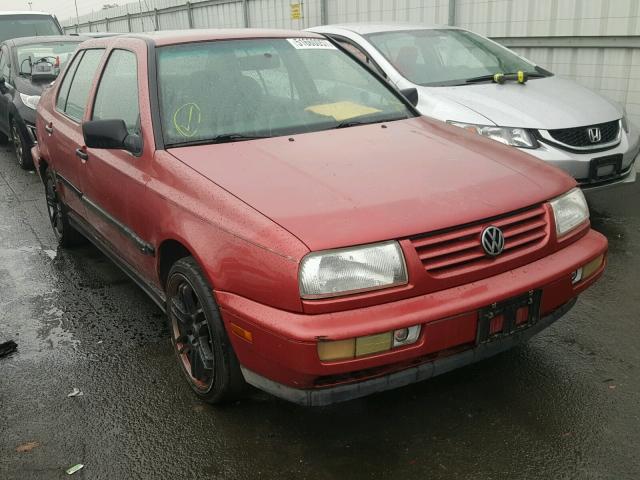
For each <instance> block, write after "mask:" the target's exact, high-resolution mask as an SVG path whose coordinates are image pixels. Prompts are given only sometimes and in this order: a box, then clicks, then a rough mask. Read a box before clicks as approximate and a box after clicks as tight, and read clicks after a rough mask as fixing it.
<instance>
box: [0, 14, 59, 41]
mask: <svg viewBox="0 0 640 480" xmlns="http://www.w3.org/2000/svg"><path fill="white" fill-rule="evenodd" d="M43 35H62V32H61V31H60V28H58V25H57V24H56V22H55V21H54V20H53V17H50V16H49V15H40V16H38V15H0V42H4V41H5V40H8V39H10V38H19V37H36V36H38V37H42V36H43Z"/></svg>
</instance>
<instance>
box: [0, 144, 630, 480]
mask: <svg viewBox="0 0 640 480" xmlns="http://www.w3.org/2000/svg"><path fill="white" fill-rule="evenodd" d="M590 202H591V206H592V217H593V225H594V227H595V228H596V229H597V230H599V231H601V232H603V233H604V234H606V235H607V237H608V238H609V241H610V257H609V261H610V263H609V267H608V270H607V271H606V273H605V275H604V277H603V279H602V280H601V281H600V282H599V283H598V284H597V285H596V286H595V287H593V288H591V289H590V290H589V291H587V292H586V293H585V294H583V295H582V296H581V298H580V300H579V302H578V304H577V306H576V307H575V308H574V309H573V310H572V311H571V312H570V313H569V314H568V315H567V316H566V317H564V318H563V319H562V320H560V321H559V322H558V323H556V324H555V325H553V326H552V327H551V328H549V329H547V330H546V331H544V332H542V333H541V334H540V335H538V336H537V337H535V338H534V339H533V340H531V341H530V342H529V343H528V344H526V345H524V346H521V347H518V348H516V349H514V350H512V351H509V352H507V353H505V354H502V355H500V356H498V357H495V358H492V359H490V360H487V361H484V362H482V363H480V364H476V365H472V366H469V367H466V368H464V369H461V370H458V371H455V372H452V373H450V374H447V375H444V376H441V377H438V378H435V379H432V380H429V381H426V382H423V383H421V384H417V385H413V386H410V387H406V388H403V389H399V390H395V391H391V392H386V393H384V394H379V395H375V396H371V397H368V398H365V399H361V400H356V401H352V402H348V403H345V404H340V405H335V406H332V407H327V408H322V409H307V408H302V407H298V406H295V405H291V404H288V403H286V402H284V401H280V400H278V399H275V398H273V397H270V396H268V395H266V394H263V393H260V392H257V391H253V392H250V393H249V394H248V396H247V398H246V399H244V400H242V401H240V402H238V403H236V404H234V405H230V406H226V407H212V406H209V405H205V404H202V403H201V402H200V401H198V400H197V399H196V398H195V397H194V396H193V395H192V394H191V393H190V391H189V390H188V388H187V386H186V384H185V382H184V381H183V379H182V378H181V373H180V371H179V370H178V366H177V365H176V363H175V362H174V359H173V356H172V351H171V349H170V345H169V340H168V330H167V328H166V326H165V320H164V317H163V315H162V313H161V312H160V311H159V310H158V309H157V308H156V307H155V306H154V304H153V303H152V302H151V301H150V300H149V299H148V298H147V297H146V296H145V295H144V293H143V292H142V291H141V290H140V289H138V288H137V287H136V286H135V285H134V284H133V283H132V282H131V281H129V280H128V279H127V277H126V276H125V275H124V274H123V273H121V272H120V271H119V270H118V269H117V268H116V267H115V266H114V265H113V264H112V263H110V262H109V260H107V259H106V258H105V257H104V256H103V255H102V254H100V253H99V252H98V251H97V250H96V249H95V248H93V247H91V246H86V247H81V248H78V249H75V250H68V251H64V250H60V249H58V248H57V246H56V242H55V238H54V236H53V234H52V232H51V230H50V227H49V224H48V220H47V217H46V213H45V202H44V195H43V188H42V185H41V184H40V183H39V180H38V178H37V176H36V175H35V174H33V172H31V173H29V172H24V171H21V170H20V169H19V168H18V167H17V165H16V164H15V159H14V157H13V155H12V151H11V150H10V149H9V148H8V147H7V146H6V145H0V342H2V341H6V340H9V339H13V340H15V341H16V342H17V343H18V352H17V353H16V354H14V355H12V356H9V357H5V358H1V359H0V479H31V478H37V479H40V478H44V479H50V478H51V479H55V478H67V475H66V474H65V473H64V471H65V469H67V468H68V467H70V466H72V465H75V464H78V463H82V464H84V465H85V467H84V469H82V470H81V471H79V472H78V473H75V474H74V476H73V478H91V479H99V478H104V479H115V478H118V479H120V478H136V479H138V478H140V479H142V478H152V479H157V478H189V479H191V478H193V479H195V478H232V479H245V478H301V479H302V478H309V479H315V478H318V479H343V478H344V479H365V478H366V479H369V478H384V479H386V478H399V479H412V478H416V479H418V478H419V479H445V478H446V479H449V478H455V479H503V478H509V479H570V478H571V479H573V478H575V479H635V478H639V477H640V456H639V452H640V410H639V406H640V402H639V400H640V375H639V374H640V369H639V366H640V350H639V349H638V343H639V341H640V319H639V316H638V304H639V303H640V286H639V284H638V279H639V278H640V275H639V274H638V272H639V271H640V183H638V184H636V185H634V186H631V187H625V188H620V189H617V190H615V191H610V192H604V193H600V194H597V195H593V196H591V198H590ZM74 388H77V389H79V390H81V391H82V392H83V395H82V396H77V397H67V394H68V393H70V392H71V391H72V390H73V389H74Z"/></svg>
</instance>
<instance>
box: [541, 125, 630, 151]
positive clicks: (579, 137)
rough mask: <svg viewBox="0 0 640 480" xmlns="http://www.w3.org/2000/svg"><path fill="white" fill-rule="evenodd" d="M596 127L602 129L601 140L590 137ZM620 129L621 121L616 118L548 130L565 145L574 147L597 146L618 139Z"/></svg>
mask: <svg viewBox="0 0 640 480" xmlns="http://www.w3.org/2000/svg"><path fill="white" fill-rule="evenodd" d="M594 128H597V129H600V140H598V141H595V142H594V141H592V140H591V138H590V137H589V130H590V129H594ZM619 130H620V121H619V120H614V121H613V122H606V123H599V124H597V125H589V126H586V127H576V128H559V129H557V130H548V132H549V135H551V137H552V138H554V139H555V140H557V141H558V142H562V143H564V144H565V145H569V146H572V147H596V146H598V145H602V144H606V143H611V142H613V141H614V140H616V139H617V138H618V133H619Z"/></svg>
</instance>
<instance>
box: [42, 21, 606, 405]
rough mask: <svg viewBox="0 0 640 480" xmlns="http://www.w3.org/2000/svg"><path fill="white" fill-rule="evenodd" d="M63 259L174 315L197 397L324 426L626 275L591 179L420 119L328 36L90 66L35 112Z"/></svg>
mask: <svg viewBox="0 0 640 480" xmlns="http://www.w3.org/2000/svg"><path fill="white" fill-rule="evenodd" d="M37 129H38V138H39V140H40V143H39V145H38V146H37V147H36V148H35V149H34V155H35V159H36V163H37V168H38V172H39V174H40V176H41V178H42V180H43V182H44V184H45V190H46V198H47V205H48V210H49V215H50V219H51V224H52V225H53V228H54V231H55V233H56V235H57V237H58V239H59V241H60V244H61V245H62V246H69V245H72V244H74V243H75V242H78V241H80V240H82V239H83V238H87V239H89V240H90V241H92V242H93V243H95V244H96V245H97V246H98V247H99V248H100V249H101V250H103V251H104V253H105V254H106V255H107V256H109V257H110V258H111V259H112V260H113V261H114V262H116V263H117V264H118V265H119V266H120V267H122V268H123V269H124V271H125V272H126V273H127V274H129V275H130V276H131V277H132V278H133V279H134V280H135V281H136V282H137V283H138V284H139V285H140V286H141V287H142V288H143V289H144V290H145V291H146V292H147V293H148V294H149V295H150V296H151V298H153V299H154V300H155V302H156V303H157V304H158V305H159V306H160V308H162V309H165V310H166V312H167V317H168V321H169V324H170V331H171V339H172V343H173V346H174V348H175V355H176V358H177V360H178V362H179V364H180V366H181V369H182V371H183V372H184V375H185V377H186V379H187V381H188V382H189V384H190V386H191V388H192V389H193V390H194V391H195V392H196V393H197V394H198V395H199V396H200V397H201V398H202V399H204V400H206V401H209V402H212V403H215V402H221V401H225V400H229V399H232V398H234V397H235V396H237V395H238V394H239V392H241V391H242V388H243V386H244V385H245V382H247V383H249V384H252V385H255V386H257V387H258V388H261V389H263V390H266V391H267V392H271V393H272V394H274V395H276V396H278V397H282V398H285V399H287V400H291V401H294V402H298V403H301V404H305V405H324V404H328V403H332V402H337V401H341V400H347V399H351V398H355V397H360V396H363V395H367V394H370V393H373V392H378V391H381V390H386V389H390V388H395V387H399V386H402V385H406V384H409V383H412V382H416V381H419V380H423V379H426V378H429V377H431V376H434V375H438V374H440V373H443V372H446V371H449V370H451V369H453V368H456V367H459V366H462V365H466V364H469V363H471V362H475V361H477V360H480V359H483V358H485V357H488V356H490V355H493V354H496V353H498V352H501V351H503V350H505V349H508V348H510V347H512V346H513V345H515V344H517V343H519V342H522V341H523V340H526V339H527V338H529V337H531V336H532V335H534V334H535V333H537V332H539V331H540V330H542V329H544V328H545V327H547V326H549V325H550V324H551V323H552V322H554V321H555V320H557V319H558V318H560V317H561V316H562V315H563V314H565V313H566V312H567V311H568V310H569V309H570V308H571V307H572V306H573V304H574V302H575V299H576V297H577V295H578V294H579V293H580V292H581V291H583V290H584V289H586V288H587V287H589V286H590V285H591V284H593V283H594V282H595V281H596V279H597V278H598V277H599V276H600V275H601V274H602V271H603V269H604V267H605V263H606V257H605V254H606V251H607V241H606V239H605V238H604V237H603V236H602V235H600V234H599V233H596V232H595V231H593V230H591V228H590V224H589V213H588V208H587V205H586V203H585V200H584V197H583V196H582V193H581V191H580V190H579V189H576V188H575V187H576V185H575V182H574V180H573V179H572V178H570V177H569V176H567V175H565V174H564V173H561V172H560V171H558V170H555V169H554V168H552V167H549V166H547V165H545V164H544V163H542V162H540V161H537V160H534V159H532V158H531V157H529V156H527V155H525V154H523V153H520V152H518V151H516V150H514V149H511V148H508V147H504V146H502V145H500V144H498V143H497V142H493V141H491V140H487V139H484V138H482V137H479V136H476V135H474V134H472V133H469V132H466V131H464V130H461V129H458V128H456V127H451V126H448V125H445V124H443V123H440V122H438V121H434V120H429V119H426V118H422V117H419V116H418V114H417V112H416V110H415V109H414V108H413V107H412V106H411V105H410V104H409V103H407V101H406V100H405V99H404V97H403V96H402V95H400V94H399V92H397V91H396V90H394V89H393V88H392V87H391V86H390V85H388V84H387V83H386V82H385V81H384V80H383V79H381V78H379V77H377V76H374V75H373V74H372V73H371V72H370V71H369V70H368V69H367V68H366V67H365V66H364V65H362V64H361V63H359V62H358V61H357V60H356V59H355V58H354V57H352V56H350V55H349V54H348V53H346V52H345V51H343V50H341V49H340V48H339V47H336V46H335V45H333V44H332V43H330V42H329V41H328V40H326V39H324V38H322V37H320V36H318V35H316V34H312V33H307V32H305V33H301V32H294V31H291V32H286V31H256V30H237V31H186V32H181V33H171V32H164V33H157V34H152V35H128V36H118V37H112V38H109V39H95V40H90V41H87V42H85V43H83V44H82V46H81V48H80V50H79V51H78V52H77V54H76V55H75V57H74V58H73V60H72V61H71V62H69V64H68V67H67V68H66V71H65V73H64V74H63V75H61V77H60V78H59V80H58V81H57V82H56V84H55V85H54V86H53V87H51V88H50V89H49V90H48V91H47V92H46V93H45V94H44V95H43V96H42V99H41V101H40V103H39V105H38V119H37Z"/></svg>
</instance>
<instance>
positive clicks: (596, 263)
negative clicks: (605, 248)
mask: <svg viewBox="0 0 640 480" xmlns="http://www.w3.org/2000/svg"><path fill="white" fill-rule="evenodd" d="M602 262H604V255H600V256H599V257H597V258H595V259H593V260H591V261H590V262H589V263H587V264H586V265H585V266H583V267H582V279H583V280H585V279H587V278H589V277H590V276H592V275H593V274H594V273H596V272H597V271H598V269H599V268H600V266H601V265H602Z"/></svg>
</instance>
